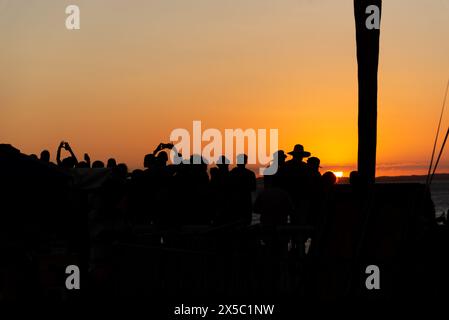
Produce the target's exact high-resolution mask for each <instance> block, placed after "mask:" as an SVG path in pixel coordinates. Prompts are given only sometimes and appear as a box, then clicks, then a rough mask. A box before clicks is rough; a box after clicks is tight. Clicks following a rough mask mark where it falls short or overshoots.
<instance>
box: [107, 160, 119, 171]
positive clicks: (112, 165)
mask: <svg viewBox="0 0 449 320" xmlns="http://www.w3.org/2000/svg"><path fill="white" fill-rule="evenodd" d="M116 166H117V161H115V159H114V158H110V159H108V162H107V164H106V167H107V168H110V169H112V168H115V167H116Z"/></svg>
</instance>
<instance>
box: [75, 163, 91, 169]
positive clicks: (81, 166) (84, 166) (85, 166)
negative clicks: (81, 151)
mask: <svg viewBox="0 0 449 320" xmlns="http://www.w3.org/2000/svg"><path fill="white" fill-rule="evenodd" d="M76 167H77V168H89V164H88V163H87V162H86V161H80V162H78V164H77V165H76Z"/></svg>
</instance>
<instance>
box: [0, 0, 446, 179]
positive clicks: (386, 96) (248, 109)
mask: <svg viewBox="0 0 449 320" xmlns="http://www.w3.org/2000/svg"><path fill="white" fill-rule="evenodd" d="M352 2H353V1H352V0H339V1H335V0H322V1H310V0H281V1H275V0H270V1H268V0H239V1H231V0H228V1H225V0H220V1H218V0H157V1H156V0H152V1H132V2H130V1H124V0H121V1H117V0H116V1H106V0H104V1H103V0H102V1H100V0H95V1H80V0H71V1H50V0H40V1H17V0H14V1H12V0H10V1H7V0H0V39H1V42H0V46H1V50H0V88H1V89H0V137H1V142H3V143H11V144H13V145H15V146H16V147H18V148H19V149H21V151H22V152H25V153H39V152H40V150H42V149H44V148H48V149H50V150H51V151H52V156H53V157H54V154H55V151H56V147H57V145H58V144H59V141H61V140H66V141H69V142H70V143H71V145H72V146H73V149H74V151H75V152H77V154H78V155H79V157H82V154H83V153H84V152H88V153H89V154H90V156H91V158H92V159H101V160H103V161H105V160H106V159H107V158H108V157H109V156H114V157H116V158H117V160H118V161H120V162H126V163H127V164H128V165H129V166H130V167H131V168H136V167H140V166H141V162H142V159H143V155H144V154H145V153H148V152H150V151H152V150H153V149H154V147H155V146H156V145H157V144H158V143H159V142H161V141H162V142H168V137H169V134H170V132H171V130H172V129H174V128H188V129H189V128H191V126H192V121H193V120H201V121H202V122H203V126H204V127H205V128H218V129H221V130H222V129H225V128H243V129H245V128H255V129H257V128H266V129H269V128H278V129H279V135H280V136H279V138H280V141H279V142H280V147H281V148H282V149H284V150H286V151H289V150H290V149H291V148H292V147H293V145H294V144H295V143H302V144H303V145H304V146H305V147H306V149H308V150H309V151H311V152H312V153H313V155H316V156H318V157H320V158H321V160H322V165H323V167H324V169H325V170H338V171H341V170H343V171H345V172H346V171H348V170H350V169H351V168H354V167H355V166H356V160H357V83H356V70H357V69H356V58H355V40H354V39H355V37H354V19H353V8H352ZM427 2H429V3H427ZM427 2H426V4H425V5H424V4H423V3H424V2H423V1H422V0H395V1H384V12H383V19H382V33H381V57H380V67H379V71H380V74H379V80H380V82H379V86H380V87H379V127H378V131H379V135H378V167H379V168H378V175H396V174H412V173H424V172H425V171H426V169H425V168H426V166H427V163H428V161H429V157H430V152H431V147H432V143H433V139H434V134H435V129H436V124H437V120H438V115H439V112H440V107H441V103H442V99H443V93H444V89H445V85H446V83H447V80H448V77H449V1H448V0H432V1H427ZM131 3H132V5H131ZM69 4H77V5H79V6H80V9H81V30H78V31H68V30H66V29H65V18H66V14H65V12H64V10H65V7H66V6H67V5H69ZM448 125H449V110H448V113H447V114H446V117H445V120H444V123H443V128H444V129H446V128H447V126H448ZM341 168H342V169H341ZM440 171H449V157H447V156H445V157H444V158H443V162H442V164H441V170H440Z"/></svg>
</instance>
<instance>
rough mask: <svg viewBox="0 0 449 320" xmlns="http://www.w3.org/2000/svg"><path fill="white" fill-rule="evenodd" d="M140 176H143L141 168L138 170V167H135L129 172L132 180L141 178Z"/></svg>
mask: <svg viewBox="0 0 449 320" xmlns="http://www.w3.org/2000/svg"><path fill="white" fill-rule="evenodd" d="M142 176H143V170H140V169H135V170H134V171H133V172H132V173H131V179H132V180H138V179H140V178H142Z"/></svg>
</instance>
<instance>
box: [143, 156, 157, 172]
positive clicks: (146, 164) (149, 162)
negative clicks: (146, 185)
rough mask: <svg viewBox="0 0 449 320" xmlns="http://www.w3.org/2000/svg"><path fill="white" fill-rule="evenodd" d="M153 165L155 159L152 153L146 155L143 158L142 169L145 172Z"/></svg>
mask: <svg viewBox="0 0 449 320" xmlns="http://www.w3.org/2000/svg"><path fill="white" fill-rule="evenodd" d="M154 163H155V157H154V154H152V153H149V154H146V155H145V157H144V158H143V167H144V168H145V170H149V169H151V168H152V167H153V166H154Z"/></svg>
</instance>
